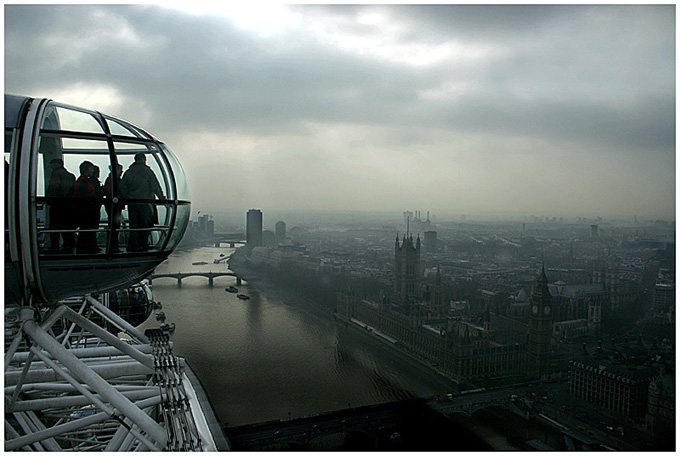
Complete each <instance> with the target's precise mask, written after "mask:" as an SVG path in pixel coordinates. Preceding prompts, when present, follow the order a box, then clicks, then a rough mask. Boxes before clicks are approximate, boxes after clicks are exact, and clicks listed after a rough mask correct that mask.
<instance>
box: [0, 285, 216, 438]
mask: <svg viewBox="0 0 680 456" xmlns="http://www.w3.org/2000/svg"><path fill="white" fill-rule="evenodd" d="M72 307H75V308H76V309H77V310H74V309H73V308H72ZM94 321H97V322H98V323H101V324H102V325H103V327H102V326H100V325H98V324H96V323H95V322H94ZM104 327H108V328H109V329H111V328H114V330H115V331H116V332H117V333H118V335H115V334H113V333H112V332H109V331H107V330H106V329H104ZM119 336H121V337H119ZM122 337H123V338H124V339H123V338H122ZM183 369H184V365H183V360H182V359H181V358H177V357H176V356H174V355H173V354H172V348H171V344H170V343H169V341H168V336H167V334H166V333H164V332H163V331H161V330H158V329H157V330H147V333H146V334H143V333H141V332H140V331H139V330H137V329H136V328H134V327H133V326H131V325H130V324H129V323H127V322H126V321H125V320H123V319H122V318H120V317H119V316H118V315H116V314H114V313H113V312H111V311H110V310H109V309H108V308H107V307H106V306H105V305H103V304H102V303H101V302H99V301H98V300H96V299H94V298H92V297H91V296H86V297H84V298H83V299H82V300H81V301H78V302H76V303H75V306H74V303H73V302H71V303H70V305H66V304H64V303H60V304H59V305H58V306H57V307H53V308H50V309H43V310H38V309H36V308H34V307H31V306H25V307H12V308H7V309H5V450H6V451H12V450H25V451H164V450H165V451H202V450H215V446H214V441H213V440H212V438H211V437H210V435H209V432H208V431H207V430H206V429H204V428H203V427H202V428H201V429H198V428H197V426H196V420H195V419H194V415H193V414H192V404H191V401H190V398H189V397H188V395H187V393H186V391H185V388H184V385H185V382H186V381H187V377H186V375H185V374H184V372H183ZM189 389H190V390H191V388H189ZM195 408H197V409H198V410H199V413H200V405H198V404H196V406H195ZM200 422H202V420H201V418H200V417H199V423H200Z"/></svg>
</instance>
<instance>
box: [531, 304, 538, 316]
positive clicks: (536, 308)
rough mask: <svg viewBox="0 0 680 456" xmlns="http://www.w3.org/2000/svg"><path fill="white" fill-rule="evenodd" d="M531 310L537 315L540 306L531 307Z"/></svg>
mask: <svg viewBox="0 0 680 456" xmlns="http://www.w3.org/2000/svg"><path fill="white" fill-rule="evenodd" d="M531 311H532V312H533V313H534V315H536V314H537V313H538V306H534V307H532V308H531Z"/></svg>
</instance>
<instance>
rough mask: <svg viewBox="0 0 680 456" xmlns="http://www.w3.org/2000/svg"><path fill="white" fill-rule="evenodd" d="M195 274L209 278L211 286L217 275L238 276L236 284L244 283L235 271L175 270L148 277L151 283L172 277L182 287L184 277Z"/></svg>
mask: <svg viewBox="0 0 680 456" xmlns="http://www.w3.org/2000/svg"><path fill="white" fill-rule="evenodd" d="M193 276H199V277H205V278H207V279H208V285H210V286H211V287H212V286H213V283H214V280H215V278H216V277H223V276H231V277H236V285H241V283H242V278H241V277H240V276H239V275H237V274H235V273H233V272H198V271H197V272H174V273H172V272H171V273H164V274H151V275H150V276H148V277H147V280H148V281H149V284H152V283H153V281H154V280H156V279H162V278H172V279H175V280H177V286H178V287H181V286H182V279H186V278H187V277H193Z"/></svg>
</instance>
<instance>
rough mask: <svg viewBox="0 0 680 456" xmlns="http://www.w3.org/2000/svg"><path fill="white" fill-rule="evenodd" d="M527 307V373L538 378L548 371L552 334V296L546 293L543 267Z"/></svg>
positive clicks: (546, 285) (546, 287) (548, 292)
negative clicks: (529, 309)
mask: <svg viewBox="0 0 680 456" xmlns="http://www.w3.org/2000/svg"><path fill="white" fill-rule="evenodd" d="M529 306H530V308H531V312H530V314H529V331H528V335H527V367H528V372H527V373H528V375H529V377H540V376H541V375H543V374H545V373H546V372H547V371H548V367H549V363H550V351H551V348H552V347H551V343H550V339H551V336H552V332H553V316H552V307H553V305H552V296H551V295H550V291H548V278H547V277H546V276H545V267H542V268H541V272H540V275H539V277H538V280H537V281H536V288H535V289H534V291H533V293H532V294H531V300H530V302H529Z"/></svg>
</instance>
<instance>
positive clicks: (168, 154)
mask: <svg viewBox="0 0 680 456" xmlns="http://www.w3.org/2000/svg"><path fill="white" fill-rule="evenodd" d="M161 148H162V149H163V152H165V158H167V160H168V163H170V167H171V168H172V172H173V174H174V175H175V184H176V185H177V199H178V200H180V201H189V198H190V197H189V186H188V185H187V179H186V175H185V174H184V169H182V165H181V164H180V163H179V160H177V157H175V154H173V153H172V151H171V150H170V149H169V148H168V147H167V146H166V145H165V144H161Z"/></svg>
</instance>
